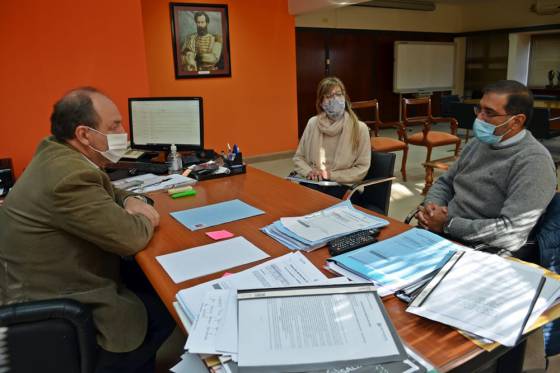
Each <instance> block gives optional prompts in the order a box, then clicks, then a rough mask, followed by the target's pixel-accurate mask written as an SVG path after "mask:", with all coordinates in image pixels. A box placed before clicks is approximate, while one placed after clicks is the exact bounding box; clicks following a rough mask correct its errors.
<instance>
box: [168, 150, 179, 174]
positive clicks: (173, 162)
mask: <svg viewBox="0 0 560 373" xmlns="http://www.w3.org/2000/svg"><path fill="white" fill-rule="evenodd" d="M167 164H168V165H169V173H170V174H178V173H180V172H181V171H182V170H183V159H182V158H181V154H179V153H177V146H175V144H172V145H171V151H170V152H169V155H168V156H167Z"/></svg>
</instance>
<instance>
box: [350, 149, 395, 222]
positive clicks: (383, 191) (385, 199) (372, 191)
mask: <svg viewBox="0 0 560 373" xmlns="http://www.w3.org/2000/svg"><path fill="white" fill-rule="evenodd" d="M395 158H396V155H395V154H394V153H382V152H375V151H372V152H371V163H370V166H369V170H368V173H367V174H366V176H365V178H364V180H370V179H380V178H386V177H391V176H393V175H394V170H395ZM392 184H393V183H392V182H391V181H388V182H385V183H380V184H374V185H370V186H366V187H365V188H364V191H363V192H362V193H354V194H353V195H352V197H351V199H350V200H351V201H352V203H354V204H356V205H358V206H362V207H364V208H366V209H368V210H372V211H375V212H378V213H380V214H383V215H387V213H388V212H389V202H390V201H391V186H392Z"/></svg>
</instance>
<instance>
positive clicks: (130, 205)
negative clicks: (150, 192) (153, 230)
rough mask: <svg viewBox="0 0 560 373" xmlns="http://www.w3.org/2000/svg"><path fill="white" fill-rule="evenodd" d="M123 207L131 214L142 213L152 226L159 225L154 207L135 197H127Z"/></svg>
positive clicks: (157, 214)
mask: <svg viewBox="0 0 560 373" xmlns="http://www.w3.org/2000/svg"><path fill="white" fill-rule="evenodd" d="M124 209H125V210H126V212H128V213H129V214H131V215H136V214H140V215H144V216H145V217H147V218H148V220H149V221H150V223H152V226H153V227H157V226H158V225H159V213H158V212H157V211H156V209H155V208H153V206H150V205H148V204H147V203H145V202H143V201H140V200H139V199H137V198H127V199H126V201H125V205H124Z"/></svg>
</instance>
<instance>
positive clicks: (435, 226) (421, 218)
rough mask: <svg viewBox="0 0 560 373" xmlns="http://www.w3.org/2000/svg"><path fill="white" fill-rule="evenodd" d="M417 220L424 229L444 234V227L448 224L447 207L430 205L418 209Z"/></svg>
mask: <svg viewBox="0 0 560 373" xmlns="http://www.w3.org/2000/svg"><path fill="white" fill-rule="evenodd" d="M416 219H418V223H419V225H420V226H421V227H422V228H426V229H428V230H430V231H432V232H437V233H441V232H443V226H444V225H445V223H446V222H447V206H438V205H436V204H434V203H428V204H426V205H424V206H420V207H418V212H417V213H416Z"/></svg>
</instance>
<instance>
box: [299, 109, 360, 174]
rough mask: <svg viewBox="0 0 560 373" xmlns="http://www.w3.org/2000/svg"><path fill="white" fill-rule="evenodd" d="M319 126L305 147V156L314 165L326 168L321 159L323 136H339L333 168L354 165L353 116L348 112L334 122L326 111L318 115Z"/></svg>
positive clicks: (338, 168)
mask: <svg viewBox="0 0 560 373" xmlns="http://www.w3.org/2000/svg"><path fill="white" fill-rule="evenodd" d="M316 122H317V127H316V130H315V131H313V132H312V133H311V136H310V138H309V143H308V145H309V146H306V147H305V158H306V160H307V162H308V163H309V164H310V165H311V166H312V167H313V165H315V167H316V168H319V169H322V168H324V166H323V164H322V162H323V161H324V159H321V149H322V147H323V136H339V137H340V138H339V140H338V145H337V146H336V152H335V154H334V159H333V164H332V170H329V171H336V170H341V169H347V168H350V167H352V165H353V164H354V162H355V160H356V154H355V152H354V151H352V126H353V123H352V118H350V115H349V114H348V113H347V112H344V116H343V117H342V118H340V119H339V120H337V121H336V122H334V123H331V122H330V121H329V118H327V116H326V114H325V113H321V114H319V115H317V117H316Z"/></svg>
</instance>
